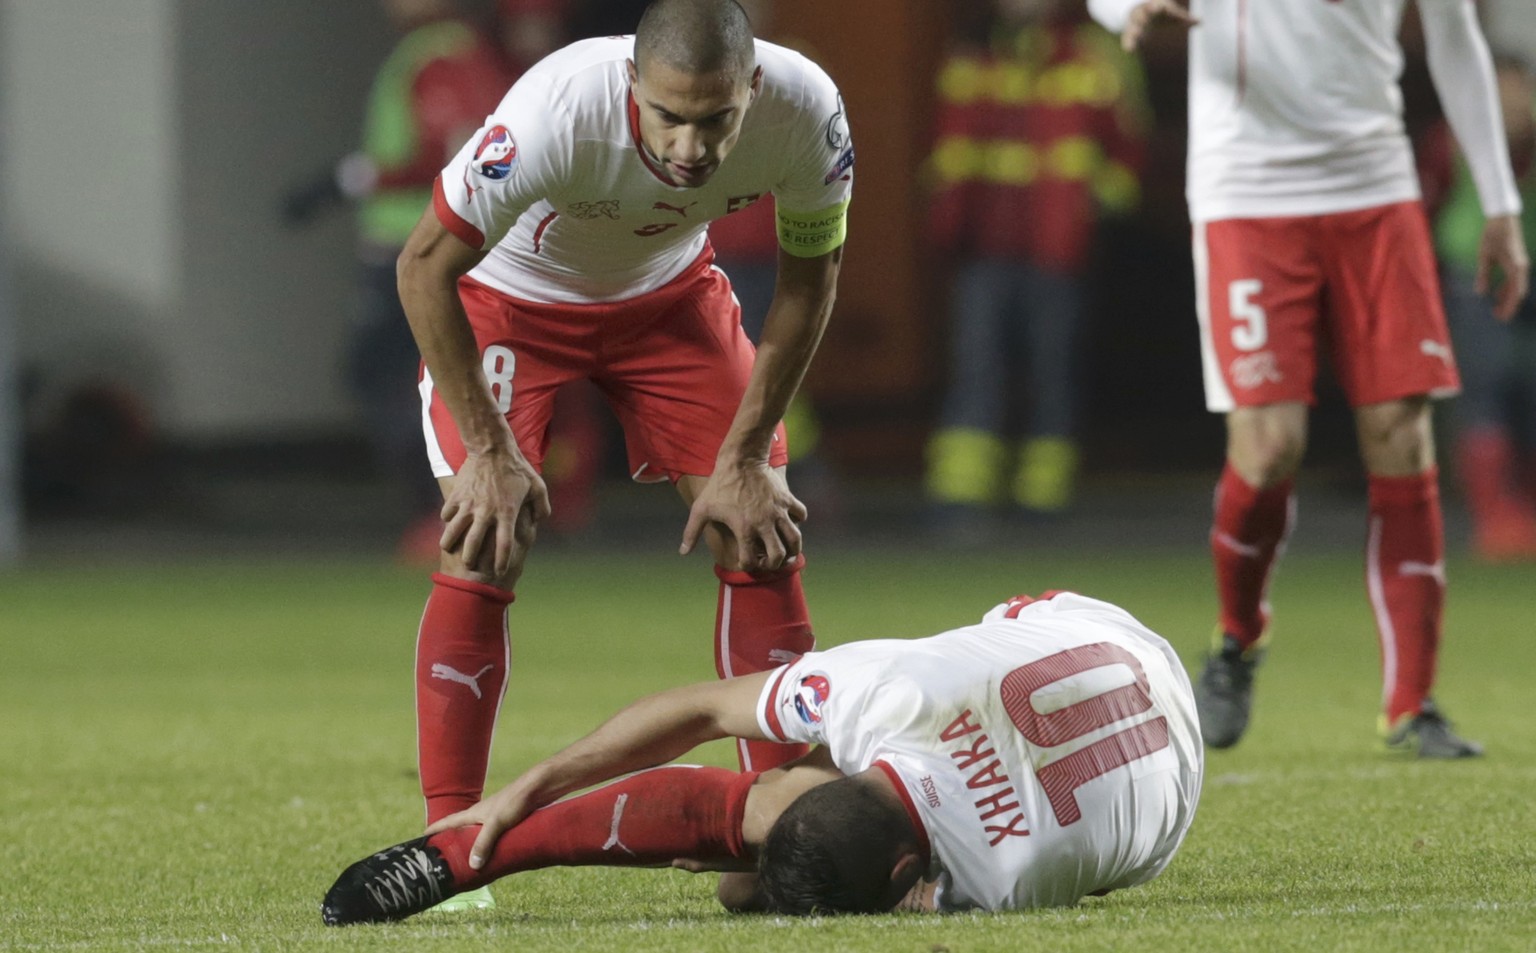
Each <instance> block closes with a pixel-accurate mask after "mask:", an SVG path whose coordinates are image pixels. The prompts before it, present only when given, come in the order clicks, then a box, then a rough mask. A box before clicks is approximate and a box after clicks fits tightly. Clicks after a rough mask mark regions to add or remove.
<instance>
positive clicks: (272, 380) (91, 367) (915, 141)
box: [0, 0, 1536, 562]
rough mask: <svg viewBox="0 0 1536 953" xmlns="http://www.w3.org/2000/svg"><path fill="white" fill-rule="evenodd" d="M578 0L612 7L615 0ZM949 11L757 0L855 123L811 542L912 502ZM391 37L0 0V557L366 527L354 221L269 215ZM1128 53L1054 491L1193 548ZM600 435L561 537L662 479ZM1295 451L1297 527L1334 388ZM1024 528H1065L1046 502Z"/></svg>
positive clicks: (1167, 198)
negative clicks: (1162, 525) (830, 501)
mask: <svg viewBox="0 0 1536 953" xmlns="http://www.w3.org/2000/svg"><path fill="white" fill-rule="evenodd" d="M467 6H468V9H470V10H471V11H472V12H476V13H479V14H482V15H487V16H488V15H490V13H491V10H492V4H491V3H490V2H489V0H479V2H471V3H469V4H468V5H467ZM598 6H606V7H609V8H611V11H610V14H611V15H616V16H622V15H623V8H624V7H625V6H626V4H624V3H622V2H610V3H607V4H598ZM628 6H630V7H633V6H635V5H634V4H628ZM1482 7H1483V8H1484V9H1485V11H1486V14H1487V19H1488V22H1489V25H1490V32H1491V34H1492V35H1494V36H1496V37H1497V38H1498V40H1499V42H1500V43H1501V44H1504V45H1508V46H1512V47H1514V48H1517V49H1519V48H1523V49H1525V50H1527V51H1536V17H1532V16H1531V10H1530V6H1529V3H1528V0H1486V2H1484V3H1483V4H1482ZM967 9H968V7H967V5H966V4H963V3H953V4H951V3H943V2H938V0H844V2H842V3H839V4H837V5H836V7H835V9H832V8H828V7H827V6H826V5H825V4H820V3H816V2H813V0H779V2H778V4H777V18H778V22H779V24H780V27H779V32H780V33H781V34H783V35H785V36H787V37H791V38H793V39H794V41H795V42H797V43H798V44H799V45H801V46H804V47H806V48H808V49H809V50H810V51H812V52H813V53H814V55H815V56H816V57H817V58H818V59H819V60H821V61H822V62H823V63H824V64H825V65H826V66H827V68H828V69H829V71H830V72H831V73H832V74H833V76H834V77H835V78H836V79H837V80H838V81H839V83H840V85H841V86H842V88H843V90H844V93H845V95H846V98H847V100H848V103H849V110H850V116H851V121H852V126H853V131H854V135H855V139H856V141H857V143H858V149H859V166H858V175H859V188H858V198H857V201H856V204H855V208H854V213H853V214H854V218H853V226H852V230H851V239H850V242H849V245H848V252H847V264H846V266H845V270H844V279H843V282H842V288H841V294H840V297H839V304H838V309H837V313H836V316H835V317H834V320H833V323H832V326H831V329H830V331H829V333H828V336H827V340H826V342H825V344H824V345H823V347H822V351H821V353H820V355H819V357H818V359H817V362H816V365H815V367H814V368H813V373H812V379H811V381H810V383H809V390H810V392H811V393H812V394H814V396H815V397H816V400H817V405H818V409H819V411H820V413H821V416H822V423H823V435H822V440H821V453H822V454H823V455H824V456H825V457H826V458H827V460H828V461H830V463H831V465H832V467H833V468H834V469H835V471H836V473H837V475H838V476H839V477H840V478H841V480H842V482H843V484H844V486H845V491H844V492H843V493H842V494H840V496H839V499H840V500H841V501H842V502H843V504H844V505H843V510H844V512H843V514H842V515H844V516H846V517H847V518H846V519H844V520H841V521H840V522H839V525H838V527H837V531H836V533H835V535H834V534H833V533H832V532H830V531H829V530H830V524H831V523H832V522H834V521H832V520H830V519H829V520H826V521H825V522H826V524H828V525H827V527H825V528H823V529H820V530H818V531H816V533H815V535H814V536H813V537H812V539H811V545H812V546H825V545H828V544H831V543H834V542H838V541H847V540H853V539H857V538H858V537H859V535H860V534H862V533H865V532H876V533H878V532H880V531H881V530H882V528H885V527H889V526H891V524H892V522H893V521H898V520H900V521H905V520H909V519H910V518H912V517H913V516H914V515H915V514H916V513H917V511H918V509H919V507H920V506H921V498H920V475H921V468H922V445H923V441H924V438H925V436H926V435H927V433H928V432H929V430H930V428H931V427H932V425H933V421H934V418H935V414H936V407H937V403H938V399H939V396H940V395H941V393H942V386H943V377H944V374H945V364H944V355H945V351H946V339H945V326H946V319H945V316H944V308H943V298H942V295H941V289H940V288H938V287H936V284H937V275H936V269H934V268H932V267H929V265H930V260H929V259H930V256H929V253H928V250H927V249H926V248H925V240H924V219H923V194H922V190H921V189H920V188H919V187H918V185H917V182H918V166H919V163H920V162H921V160H922V157H923V156H924V154H925V151H926V149H927V148H928V147H929V145H930V142H929V136H930V134H931V131H930V124H929V122H930V115H931V107H932V95H933V93H932V88H933V71H934V68H935V66H936V64H937V61H938V58H939V56H940V55H941V53H942V51H943V42H942V38H943V37H944V36H945V35H946V33H947V32H948V31H949V30H950V29H951V25H952V24H953V23H954V22H955V20H956V18H957V16H960V15H963V14H964V13H965V12H966V11H967ZM1409 34H1410V38H1409V46H1410V49H1412V50H1415V51H1417V50H1418V47H1417V46H1416V41H1414V40H1413V39H1412V36H1411V34H1412V30H1411V26H1410V29H1409ZM392 40H393V36H392V34H391V31H390V28H389V25H388V23H387V21H386V20H385V18H384V17H383V15H382V14H381V11H380V6H379V4H378V3H377V0H326V2H324V3H313V2H310V0H269V2H263V3H259V4H252V3H245V2H240V0H196V2H192V0H113V2H112V3H100V2H91V0H48V2H40V0H3V2H0V168H3V170H4V177H3V179H0V182H3V191H0V200H3V206H0V209H3V211H0V275H3V276H4V278H3V279H0V553H3V554H4V558H5V559H6V560H7V561H10V562H16V561H19V560H21V559H23V558H31V557H45V556H53V555H58V556H68V555H70V554H74V553H80V552H87V551H89V552H92V553H98V554H99V553H104V552H115V553H123V554H134V553H138V552H140V551H142V550H143V549H145V548H149V549H159V550H167V551H172V552H174V551H178V550H182V549H183V547H185V546H187V545H190V544H192V543H193V542H194V541H197V542H199V543H201V544H203V545H206V546H211V547H215V548H218V549H220V550H224V551H239V550H241V549H244V548H246V547H256V548H261V549H265V550H267V551H269V552H270V551H282V550H285V549H287V548H289V547H309V546H314V545H322V546H323V545H329V546H333V547H334V548H336V549H338V550H346V551H351V552H361V553H367V552H378V553H381V554H385V555H387V554H388V553H389V552H391V551H392V546H393V544H394V540H395V535H396V533H397V532H398V522H399V519H400V515H399V513H398V512H397V501H396V498H395V494H397V493H398V490H397V488H396V485H395V484H394V483H393V482H392V481H390V480H388V479H385V477H386V476H387V475H386V474H383V473H380V472H379V470H378V468H377V467H376V466H375V465H374V464H373V463H372V462H371V460H370V456H369V454H368V452H367V449H366V442H365V440H364V439H363V436H362V427H361V424H360V422H359V418H358V415H357V412H356V409H355V407H354V404H353V402H352V400H351V398H350V396H349V394H348V392H347V389H346V385H345V381H344V375H343V373H342V371H341V367H342V364H343V349H344V346H345V338H346V333H347V327H348V322H349V320H351V319H352V316H353V314H354V313H355V311H356V308H357V300H356V291H355V280H354V272H353V255H354V225H353V222H352V219H351V217H350V216H348V215H345V214H337V215H333V216H330V217H329V218H327V219H325V220H323V221H321V222H319V223H318V224H317V225H316V226H315V227H313V228H310V229H307V230H305V231H291V230H287V229H285V227H284V225H283V223H282V221H281V218H280V216H279V214H278V209H279V207H280V204H281V201H282V197H283V195H284V193H285V190H286V189H288V188H289V187H290V186H291V185H292V183H293V182H294V181H296V180H300V179H303V178H304V177H305V176H308V175H311V174H312V173H313V172H314V171H315V170H316V169H317V168H323V167H324V166H325V164H326V163H327V162H330V161H332V160H333V159H334V158H335V157H336V156H338V155H341V154H343V153H345V152H347V151H348V150H350V149H352V148H354V147H355V143H356V142H357V137H358V134H359V124H360V116H361V112H362V104H363V103H364V99H365V96H366V92H367V88H368V84H369V82H370V79H371V76H372V74H373V71H374V70H375V68H376V67H377V64H378V63H379V62H380V61H381V60H382V58H383V56H384V55H385V53H386V52H387V51H388V49H389V46H390V44H391V42H392ZM1145 62H1146V69H1147V73H1148V81H1149V91H1150V98H1151V101H1152V105H1153V108H1154V112H1155V119H1156V124H1155V128H1154V132H1153V136H1152V140H1151V143H1150V158H1149V167H1148V169H1147V172H1146V175H1145V177H1144V192H1145V197H1144V200H1143V202H1142V204H1141V207H1140V209H1139V211H1138V212H1137V213H1136V214H1135V215H1133V216H1131V217H1130V218H1128V219H1125V220H1119V221H1114V222H1112V223H1110V224H1109V225H1108V226H1107V227H1106V228H1105V229H1104V231H1103V233H1102V234H1101V241H1100V242H1099V247H1098V248H1097V249H1096V250H1095V258H1094V266H1093V267H1094V272H1093V275H1094V277H1095V280H1094V281H1093V282H1092V283H1091V287H1092V289H1093V291H1092V295H1091V303H1090V313H1089V320H1088V327H1087V329H1086V335H1087V340H1086V341H1085V344H1084V354H1085V364H1086V366H1087V373H1086V379H1085V381H1084V389H1085V392H1086V398H1087V407H1086V411H1085V412H1086V420H1085V425H1084V434H1083V444H1084V452H1085V465H1086V483H1085V485H1084V494H1085V503H1086V504H1087V505H1082V506H1080V507H1078V510H1077V513H1078V517H1077V518H1078V519H1080V520H1085V521H1088V522H1090V523H1091V522H1094V521H1095V520H1098V519H1099V518H1100V517H1102V516H1104V515H1110V516H1116V517H1118V515H1119V513H1120V512H1121V511H1123V510H1126V509H1130V510H1132V511H1140V510H1141V509H1144V508H1154V509H1165V508H1166V509H1167V510H1168V511H1169V512H1170V513H1171V514H1172V515H1173V516H1174V518H1175V522H1174V523H1171V524H1169V525H1168V526H1167V527H1166V529H1167V531H1168V532H1173V533H1176V534H1178V535H1179V536H1180V537H1182V538H1185V539H1187V540H1188V541H1189V544H1190V545H1191V546H1198V545H1199V543H1200V538H1201V537H1202V536H1203V532H1204V531H1203V528H1202V523H1203V519H1204V518H1203V515H1202V514H1201V513H1200V512H1198V511H1199V510H1200V509H1201V508H1202V507H1203V506H1204V505H1205V498H1206V496H1207V493H1208V484H1209V483H1210V482H1211V481H1212V479H1213V478H1214V475H1215V473H1216V470H1217V467H1218V461H1219V459H1220V456H1219V455H1220V423H1219V421H1218V420H1216V419H1214V418H1212V417H1210V416H1209V415H1207V414H1206V413H1205V412H1204V410H1203V409H1202V405H1201V396H1200V385H1199V374H1198V371H1197V338H1196V332H1195V322H1194V321H1193V315H1192V305H1191V301H1192V298H1191V278H1190V267H1189V263H1188V248H1187V221H1186V219H1185V212H1184V205H1183V199H1182V161H1183V136H1184V130H1183V112H1184V92H1183V68H1184V66H1183V44H1182V40H1181V39H1180V38H1179V37H1178V36H1177V35H1176V34H1172V33H1170V34H1166V35H1164V36H1163V37H1161V38H1160V42H1158V43H1157V44H1155V45H1154V47H1153V48H1152V49H1151V50H1150V51H1149V52H1148V54H1147V56H1146V58H1145ZM1405 86H1406V88H1407V92H1408V102H1409V109H1410V113H1411V115H1412V116H1413V117H1414V121H1415V122H1423V121H1427V120H1428V119H1429V118H1431V117H1433V115H1434V114H1435V110H1436V105H1435V102H1434V97H1433V93H1432V90H1431V89H1430V87H1429V85H1428V83H1427V81H1426V79H1425V73H1424V69H1423V65H1422V58H1421V57H1420V56H1419V55H1417V52H1415V55H1414V57H1413V59H1412V63H1411V66H1410V69H1409V72H1408V76H1407V77H1406V79H1405ZM610 436H611V435H610ZM612 443H613V441H612V440H610V441H609V444H610V450H609V452H608V453H607V461H606V463H605V468H604V470H603V473H604V475H605V477H606V479H605V481H604V483H603V485H602V488H601V492H600V494H599V509H600V516H599V519H598V520H597V522H596V524H595V527H596V528H595V529H594V531H593V533H592V534H591V535H588V536H583V539H585V540H587V541H592V542H597V543H601V542H603V541H604V540H610V539H612V538H613V537H615V536H618V537H626V536H628V535H630V532H629V531H630V530H631V529H633V530H635V531H636V532H638V533H641V534H650V533H652V532H660V533H662V534H663V535H668V534H669V532H670V531H671V530H674V529H676V528H677V527H676V526H675V522H676V516H677V513H676V510H675V505H674V504H673V503H672V502H671V500H670V499H666V498H665V497H666V496H667V494H665V493H661V492H650V493H647V492H645V491H643V490H640V491H638V492H635V491H633V488H630V487H627V486H624V485H623V482H624V481H623V479H622V462H621V459H620V458H621V454H618V453H616V452H614V451H613V450H612V449H611V445H612ZM1306 479H1307V480H1309V481H1311V485H1313V486H1315V487H1318V488H1319V489H1309V490H1308V493H1307V495H1306V496H1305V497H1304V498H1303V506H1304V507H1305V509H1304V522H1303V524H1302V528H1301V537H1300V538H1302V539H1305V538H1307V537H1308V536H1314V537H1317V538H1321V537H1322V536H1326V535H1328V534H1329V533H1331V532H1332V530H1331V529H1324V528H1323V526H1324V524H1320V523H1318V522H1315V521H1314V519H1313V516H1312V514H1313V513H1314V512H1315V511H1316V509H1317V507H1318V505H1319V504H1320V503H1321V504H1322V505H1323V506H1324V508H1326V506H1327V502H1326V496H1325V494H1328V493H1336V494H1342V495H1343V497H1344V500H1345V502H1350V501H1353V500H1355V499H1358V498H1359V496H1360V493H1361V483H1360V481H1359V479H1358V477H1357V467H1356V464H1355V463H1354V452H1353V434H1352V432H1351V428H1350V426H1349V422H1348V418H1347V415H1346V414H1345V413H1344V412H1343V407H1342V404H1341V403H1340V402H1339V400H1338V398H1337V395H1336V394H1335V393H1332V392H1326V393H1325V395H1324V400H1323V406H1322V408H1321V411H1320V413H1319V415H1318V418H1317V422H1316V431H1315V439H1314V447H1313V450H1312V452H1311V456H1310V457H1309V461H1308V470H1307V477H1306ZM1133 497H1134V499H1136V500H1139V501H1142V502H1140V503H1137V504H1136V505H1135V506H1130V505H1128V504H1125V502H1124V501H1128V500H1130V499H1132V498H1133ZM1100 502H1103V503H1104V504H1105V505H1104V506H1100V505H1098V503H1100ZM1186 517H1187V519H1186ZM1358 526H1359V524H1358V522H1357V521H1356V520H1354V519H1351V520H1349V521H1348V522H1347V524H1343V525H1342V526H1341V527H1340V531H1341V532H1343V533H1344V538H1343V539H1341V540H1340V542H1341V543H1347V544H1348V545H1350V546H1353V545H1354V544H1355V542H1356V541H1357V540H1358V538H1359V529H1358ZM1040 532H1041V533H1046V534H1048V535H1050V536H1051V537H1052V538H1054V537H1056V536H1058V535H1070V534H1071V533H1072V529H1071V523H1070V521H1069V522H1068V523H1065V524H1063V525H1061V526H1058V527H1054V528H1051V529H1049V530H1041V531H1040ZM1457 532H1458V527H1457V526H1456V525H1454V524H1453V528H1452V533H1453V540H1454V539H1455V534H1456V533H1457ZM891 535H893V536H903V535H905V534H904V533H902V532H895V533H892V534H891ZM913 542H914V543H915V542H918V540H916V539H915V538H914V539H913Z"/></svg>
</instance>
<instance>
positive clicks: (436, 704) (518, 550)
mask: <svg viewBox="0 0 1536 953" xmlns="http://www.w3.org/2000/svg"><path fill="white" fill-rule="evenodd" d="M443 482H444V485H445V486H444V488H445V490H446V489H447V483H448V481H447V480H444V481H443ZM533 535H534V528H533V526H532V523H531V521H528V520H526V519H525V520H524V521H522V523H521V524H520V525H519V527H518V530H517V533H516V536H517V545H516V546H515V547H514V552H513V559H512V564H511V567H510V569H509V570H508V572H507V573H505V574H504V575H502V576H500V577H494V576H491V575H489V574H486V573H484V572H479V571H476V570H474V569H472V568H471V567H469V566H467V565H465V564H464V562H463V560H462V559H461V558H460V556H459V555H458V554H457V553H450V552H445V553H443V554H442V558H441V563H440V571H439V572H437V573H436V574H434V575H433V577H432V583H433V586H432V593H431V595H430V596H429V597H428V599H427V606H426V610H425V612H423V614H422V620H421V629H420V633H419V635H418V638H417V642H416V719H417V753H418V763H419V765H420V771H421V788H422V794H423V796H424V797H425V798H426V804H427V822H428V823H432V822H433V821H436V820H437V819H439V818H441V817H445V816H447V815H449V814H452V813H455V812H456V811H461V810H464V809H465V808H467V807H470V806H471V805H473V804H474V803H475V802H476V801H478V800H479V799H480V797H481V794H482V792H483V788H484V784H485V773H486V766H487V763H488V760H489V757H490V747H491V737H492V733H493V731H494V728H495V725H496V715H497V712H498V710H499V708H500V705H501V699H502V695H503V694H504V692H505V691H506V685H507V677H508V667H509V661H510V645H509V640H508V634H507V626H506V615H507V606H508V605H510V604H511V603H512V601H513V599H514V596H513V593H512V587H513V585H515V584H516V581H517V579H518V577H519V576H520V575H521V573H522V568H523V564H524V561H525V560H526V557H527V552H528V547H529V546H530V545H531V544H532V542H533Z"/></svg>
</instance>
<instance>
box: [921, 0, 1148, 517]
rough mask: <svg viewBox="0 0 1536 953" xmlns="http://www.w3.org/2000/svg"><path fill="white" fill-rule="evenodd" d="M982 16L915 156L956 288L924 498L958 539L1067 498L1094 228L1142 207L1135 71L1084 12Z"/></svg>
mask: <svg viewBox="0 0 1536 953" xmlns="http://www.w3.org/2000/svg"><path fill="white" fill-rule="evenodd" d="M991 6H992V8H993V10H992V16H991V17H989V18H988V19H986V20H984V21H983V22H981V23H978V24H977V29H976V32H977V33H978V34H979V35H977V36H974V37H969V38H967V39H966V43H965V46H964V47H962V48H961V49H959V50H957V51H956V52H955V53H953V54H952V55H951V56H950V57H949V58H948V59H947V60H946V61H945V62H944V63H943V65H942V66H941V68H940V71H939V77H938V102H939V105H938V116H937V122H936V123H935V125H936V126H937V130H938V132H937V142H936V143H935V145H934V150H933V154H932V155H931V156H930V157H929V159H928V174H929V175H930V176H931V177H932V180H933V184H934V193H933V198H932V201H931V204H930V208H929V224H930V227H929V235H930V236H931V241H932V242H933V244H934V245H935V246H936V248H937V249H938V250H939V251H940V252H942V253H943V254H944V255H945V256H946V257H947V258H948V259H949V260H950V263H951V264H952V265H953V266H954V279H953V293H952V299H951V307H950V321H951V325H952V326H951V330H950V341H951V355H950V363H951V367H950V382H949V392H948V395H947V396H946V398H945V401H944V410H943V414H942V418H941V420H940V425H939V429H938V430H937V431H936V432H935V433H934V434H933V436H932V438H931V439H930V440H929V442H928V449H927V458H928V461H927V463H928V473H927V492H928V498H929V501H930V502H931V503H932V504H934V507H935V511H936V520H937V522H938V527H937V528H938V529H939V530H940V532H941V533H946V534H951V535H954V536H955V537H956V538H957V539H965V538H967V537H969V536H971V535H973V534H974V532H975V528H976V527H978V526H981V525H985V524H986V523H987V522H988V519H989V516H990V514H989V513H988V510H989V509H991V508H992V507H993V506H995V505H997V504H999V503H1001V502H1003V501H1004V500H1005V499H1007V500H1011V502H1012V503H1013V505H1014V506H1016V507H1018V508H1019V509H1021V510H1022V511H1023V512H1026V513H1032V514H1036V515H1052V514H1058V513H1061V512H1062V511H1064V510H1065V509H1066V508H1067V505H1068V504H1069V502H1070V501H1071V497H1072V491H1073V488H1074V485H1075V482H1076V474H1077V467H1078V448H1077V441H1076V437H1077V417H1078V387H1077V385H1078V381H1077V368H1076V364H1077V350H1078V341H1079V340H1080V336H1081V330H1082V329H1081V324H1082V320H1083V293H1084V286H1083V281H1084V277H1085V273H1086V271H1087V269H1088V259H1089V254H1090V252H1091V250H1092V245H1093V239H1094V234H1095V232H1096V231H1097V224H1098V219H1099V218H1100V216H1101V215H1103V214H1104V213H1111V214H1112V213H1117V212H1125V211H1127V210H1129V209H1130V208H1131V207H1133V206H1134V205H1135V204H1136V201H1137V199H1138V196H1139V191H1140V183H1139V182H1138V181H1137V173H1138V171H1139V168H1140V165H1141V151H1142V144H1141V138H1142V128H1143V126H1144V124H1145V121H1146V120H1145V116H1146V113H1147V105H1146V102H1145V99H1144V94H1143V91H1142V86H1143V83H1142V78H1141V75H1140V74H1141V70H1140V67H1139V65H1138V64H1137V63H1136V61H1135V60H1133V59H1131V58H1129V57H1127V56H1126V55H1125V54H1124V53H1123V52H1121V51H1120V50H1118V49H1115V48H1114V43H1113V40H1111V39H1110V38H1109V37H1107V36H1105V35H1104V33H1103V32H1102V31H1101V30H1099V29H1097V28H1096V27H1094V26H1093V25H1092V24H1090V23H1086V22H1084V17H1083V14H1082V12H1081V7H1080V6H1079V7H1078V8H1077V9H1076V10H1074V9H1073V8H1072V7H1071V5H1070V4H1069V2H1068V0H994V2H993V3H992V4H991ZM1016 416H1017V417H1021V418H1022V419H1021V420H1018V421H1017V422H1015V421H1014V420H1012V419H1011V418H1013V417H1016ZM1015 424H1016V425H1017V426H1015ZM1013 430H1017V431H1020V432H1021V434H1022V437H1023V439H1022V440H1021V441H1019V442H1018V444H1017V446H1015V445H1014V444H1013V442H1012V441H1011V440H1010V439H1009V436H1010V432H1011V431H1013Z"/></svg>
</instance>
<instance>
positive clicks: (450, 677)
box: [432, 662, 496, 699]
mask: <svg viewBox="0 0 1536 953" xmlns="http://www.w3.org/2000/svg"><path fill="white" fill-rule="evenodd" d="M495 667H496V666H495V665H487V666H486V667H485V668H482V669H481V670H480V671H478V672H476V673H475V674H473V675H465V674H464V673H463V672H461V671H459V670H458V669H456V668H454V667H453V666H452V665H444V664H443V663H442V662H434V663H432V677H433V678H440V679H442V680H443V681H445V682H458V683H459V684H460V685H467V686H469V690H470V691H472V692H474V693H475V698H477V699H478V698H480V697H481V695H480V679H481V678H482V677H483V676H484V675H485V673H486V672H489V671H490V670H491V669H493V668H495Z"/></svg>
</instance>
